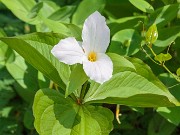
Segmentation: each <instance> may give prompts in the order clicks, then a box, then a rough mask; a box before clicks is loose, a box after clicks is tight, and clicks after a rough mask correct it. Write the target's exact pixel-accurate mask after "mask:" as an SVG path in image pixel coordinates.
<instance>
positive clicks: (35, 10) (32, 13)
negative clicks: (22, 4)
mask: <svg viewBox="0 0 180 135" xmlns="http://www.w3.org/2000/svg"><path fill="white" fill-rule="evenodd" d="M42 7H43V2H40V3H37V4H36V5H35V6H34V7H33V8H32V9H31V10H30V12H29V13H28V17H29V19H33V18H35V17H36V16H37V15H38V13H39V11H40V10H41V8H42Z"/></svg>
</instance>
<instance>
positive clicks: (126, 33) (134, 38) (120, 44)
mask: <svg viewBox="0 0 180 135" xmlns="http://www.w3.org/2000/svg"><path fill="white" fill-rule="evenodd" d="M141 41H142V38H141V36H140V35H139V34H138V33H137V31H135V30H133V29H125V30H121V31H119V32H117V33H116V34H115V35H114V36H113V37H112V42H111V44H110V46H109V52H114V53H118V54H120V55H126V56H130V55H133V54H135V53H137V52H138V51H139V48H140V44H141Z"/></svg>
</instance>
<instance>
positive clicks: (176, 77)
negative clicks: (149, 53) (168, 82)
mask: <svg viewBox="0 0 180 135" xmlns="http://www.w3.org/2000/svg"><path fill="white" fill-rule="evenodd" d="M162 66H163V67H164V69H165V70H166V71H168V72H169V73H170V74H171V75H172V76H173V77H174V78H175V79H176V80H177V81H178V82H180V79H179V78H178V76H176V75H175V74H173V73H172V72H171V71H170V70H169V69H168V68H167V67H166V66H165V65H164V64H163V65H162Z"/></svg>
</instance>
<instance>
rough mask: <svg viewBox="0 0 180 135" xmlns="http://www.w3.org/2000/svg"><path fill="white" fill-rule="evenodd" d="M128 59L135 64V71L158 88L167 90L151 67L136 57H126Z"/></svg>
mask: <svg viewBox="0 0 180 135" xmlns="http://www.w3.org/2000/svg"><path fill="white" fill-rule="evenodd" d="M128 60H129V61H130V62H131V63H132V64H133V65H134V66H135V68H136V73H137V74H139V75H141V76H143V77H144V78H146V79H147V80H148V81H150V82H152V83H153V84H154V85H156V86H158V87H159V88H160V89H162V90H164V91H167V88H166V86H165V85H164V84H163V83H162V82H161V81H160V80H159V79H158V77H156V75H154V73H153V72H152V70H151V68H150V67H149V66H148V65H147V64H145V63H144V62H143V61H142V60H140V59H138V58H128Z"/></svg>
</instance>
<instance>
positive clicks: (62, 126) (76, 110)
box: [33, 89, 113, 135]
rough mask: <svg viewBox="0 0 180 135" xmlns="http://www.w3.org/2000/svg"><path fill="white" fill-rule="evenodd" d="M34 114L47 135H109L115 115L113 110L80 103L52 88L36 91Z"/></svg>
mask: <svg viewBox="0 0 180 135" xmlns="http://www.w3.org/2000/svg"><path fill="white" fill-rule="evenodd" d="M33 114H34V117H35V128H36V130H37V132H38V133H39V134H43V135H49V134H52V135H54V134H56V135H62V134H63V135H77V134H78V135H85V134H86V135H90V134H93V135H108V134H109V133H110V131H111V130H112V120H113V114H112V112H111V111H110V110H108V109H107V108H103V107H100V106H91V105H78V104H77V103H75V102H74V101H72V100H71V99H70V98H68V97H67V98H64V95H62V94H60V93H59V92H57V91H55V90H52V89H42V90H39V91H38V92H37V93H36V96H35V100H34V104H33ZM47 125H48V126H47Z"/></svg>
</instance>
